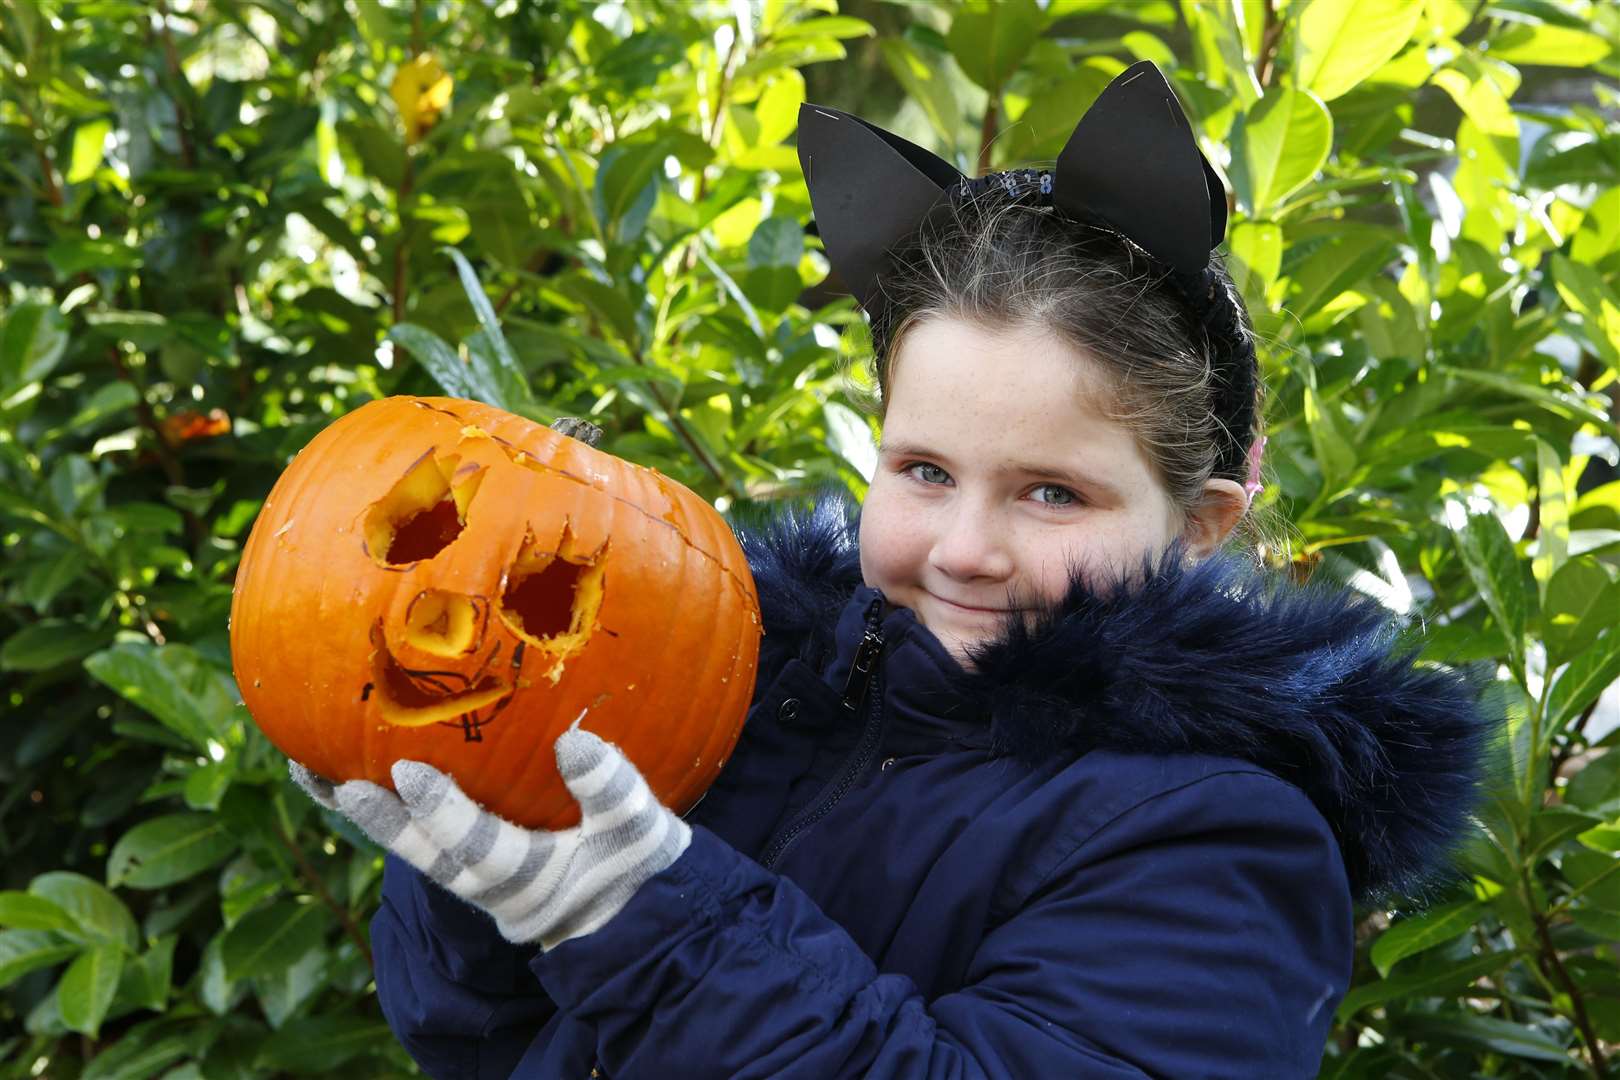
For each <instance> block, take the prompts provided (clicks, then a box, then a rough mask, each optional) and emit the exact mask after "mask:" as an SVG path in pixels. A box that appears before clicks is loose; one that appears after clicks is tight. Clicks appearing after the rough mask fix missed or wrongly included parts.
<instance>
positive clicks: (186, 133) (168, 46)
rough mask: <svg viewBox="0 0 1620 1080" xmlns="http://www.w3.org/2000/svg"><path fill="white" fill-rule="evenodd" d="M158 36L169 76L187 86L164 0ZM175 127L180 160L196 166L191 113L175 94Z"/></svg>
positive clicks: (190, 165) (189, 166) (158, 8)
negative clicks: (170, 31) (161, 41)
mask: <svg viewBox="0 0 1620 1080" xmlns="http://www.w3.org/2000/svg"><path fill="white" fill-rule="evenodd" d="M157 14H158V37H160V38H161V39H162V40H163V56H164V59H165V61H166V62H167V65H168V68H169V77H170V78H171V79H173V80H174V81H175V83H176V85H180V86H189V85H190V84H189V82H188V81H187V79H186V73H185V71H184V70H182V69H181V67H180V54H179V52H178V51H177V50H176V49H175V47H174V38H173V37H172V36H170V34H169V5H168V4H167V3H165V2H164V0H158V4H157ZM174 118H175V129H176V130H177V131H178V133H179V135H180V160H181V161H182V162H184V163H185V166H186V168H187V169H195V168H196V167H197V144H196V141H195V136H194V134H193V133H192V121H191V114H190V112H189V111H188V110H187V108H186V104H185V102H184V101H182V100H181V99H180V97H179V96H178V95H177V96H176V97H175V101H174Z"/></svg>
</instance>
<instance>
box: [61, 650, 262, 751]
mask: <svg viewBox="0 0 1620 1080" xmlns="http://www.w3.org/2000/svg"><path fill="white" fill-rule="evenodd" d="M84 668H85V670H86V671H88V672H89V673H90V674H91V675H93V676H95V678H96V679H97V680H99V681H100V682H102V683H104V684H106V685H107V686H109V687H111V688H112V689H113V690H115V691H117V692H118V693H119V694H120V695H121V696H123V697H124V698H125V699H126V700H127V701H129V702H131V703H133V704H135V705H137V706H139V707H140V708H142V709H144V710H146V711H147V712H148V713H151V714H152V715H153V716H154V717H156V718H157V719H158V720H159V721H160V722H161V723H162V724H163V726H164V727H167V728H168V729H169V730H170V731H173V732H174V733H175V734H177V735H179V736H181V737H182V738H184V739H185V740H186V741H187V742H189V743H191V744H192V745H193V746H195V747H197V749H199V750H202V751H206V750H207V749H208V740H209V739H215V738H218V737H219V736H220V733H221V732H223V731H224V729H225V726H226V725H227V724H228V723H230V721H231V719H232V717H233V716H234V715H235V713H236V702H237V694H236V684H235V683H233V682H232V681H231V678H230V676H228V675H226V674H225V673H224V672H223V671H220V670H219V669H218V668H216V667H214V666H213V665H212V664H210V663H209V662H208V661H206V660H204V659H203V658H202V657H201V656H200V655H199V654H198V653H197V652H196V650H194V649H192V648H190V647H189V646H186V645H162V646H154V645H149V644H146V643H145V642H132V641H126V642H120V643H119V644H117V645H114V646H113V647H112V648H110V649H105V650H103V651H102V652H99V653H96V654H95V655H94V656H92V657H90V658H89V659H88V660H86V661H85V662H84Z"/></svg>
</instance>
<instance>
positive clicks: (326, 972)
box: [253, 948, 338, 1031]
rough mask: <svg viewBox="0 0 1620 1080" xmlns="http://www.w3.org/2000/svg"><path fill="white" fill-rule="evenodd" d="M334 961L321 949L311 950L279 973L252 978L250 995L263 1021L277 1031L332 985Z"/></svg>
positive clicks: (335, 960)
mask: <svg viewBox="0 0 1620 1080" xmlns="http://www.w3.org/2000/svg"><path fill="white" fill-rule="evenodd" d="M337 966H338V964H337V959H336V957H334V956H333V955H332V953H331V952H330V951H329V950H327V949H325V948H316V949H311V950H309V951H308V952H306V953H305V954H304V955H303V956H301V957H299V959H298V960H297V961H296V962H295V963H293V964H291V965H289V966H287V967H284V968H282V969H281V970H280V971H270V972H265V973H263V974H260V975H256V976H254V977H253V991H254V994H255V995H256V996H257V997H258V999H259V1008H261V1009H262V1010H264V1018H265V1019H266V1020H268V1021H269V1022H270V1026H271V1027H273V1028H276V1029H277V1030H278V1031H279V1030H280V1029H281V1027H282V1026H283V1025H284V1024H286V1023H287V1022H288V1021H289V1020H291V1019H292V1018H293V1017H295V1016H297V1015H299V1014H300V1013H301V1012H303V1011H304V1005H305V1004H306V1003H307V1002H309V1001H310V1000H311V999H312V998H314V996H315V995H317V994H319V993H320V992H321V991H322V990H323V989H325V988H326V987H327V986H328V985H330V984H331V982H332V976H333V974H334V973H335V971H334V969H335V968H336V967H337Z"/></svg>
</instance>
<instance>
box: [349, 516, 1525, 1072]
mask: <svg viewBox="0 0 1620 1080" xmlns="http://www.w3.org/2000/svg"><path fill="white" fill-rule="evenodd" d="M740 535H741V538H742V540H743V543H744V548H745V550H746V551H747V553H748V556H749V561H750V564H751V565H752V567H753V570H754V574H755V579H756V581H757V583H758V585H759V589H760V598H761V608H762V612H763V614H764V618H765V626H766V637H765V639H764V643H763V645H762V649H761V658H760V670H759V679H758V683H757V689H756V695H755V701H754V706H753V708H752V710H751V712H750V713H749V717H748V721H747V724H746V727H745V729H744V733H743V736H742V738H741V740H740V741H739V743H738V745H737V748H736V750H735V751H734V752H733V754H732V756H731V759H730V760H729V762H728V763H727V764H726V766H725V768H724V770H723V771H722V773H721V774H720V777H719V779H718V780H717V781H716V783H715V784H714V786H713V787H712V788H711V789H710V791H709V793H708V794H707V795H706V796H705V798H704V800H703V801H702V802H701V803H699V805H698V806H697V807H696V808H695V809H694V810H693V811H692V812H691V813H690V814H689V815H688V816H687V820H688V822H689V823H691V824H692V825H693V836H692V844H691V847H690V848H689V849H688V850H687V851H686V852H685V854H683V855H682V856H681V858H680V859H679V860H677V862H676V863H675V864H674V865H673V866H671V867H669V868H668V869H667V870H665V871H664V872H662V873H661V874H659V875H657V876H656V877H654V878H653V879H651V880H650V881H648V882H647V883H646V884H644V885H643V886H642V887H641V888H640V890H639V891H637V893H636V894H635V896H634V897H633V898H632V899H631V901H630V903H629V905H628V906H627V907H626V908H625V909H624V910H623V911H621V912H620V913H619V914H618V915H616V916H615V917H614V918H613V919H612V920H610V921H609V922H608V923H607V924H606V925H605V926H603V927H602V928H601V929H599V930H597V931H596V932H595V933H592V934H590V935H587V936H586V937H583V938H578V939H575V940H573V941H569V942H566V943H564V944H563V945H561V946H559V947H557V948H556V949H553V950H551V951H550V952H547V953H541V952H539V951H538V950H537V949H535V948H532V947H530V948H517V947H513V946H511V945H509V944H507V943H506V942H505V941H504V940H502V939H501V938H500V936H499V935H498V934H497V933H496V931H495V928H494V925H493V924H492V922H491V921H490V920H489V919H488V918H487V917H485V916H484V915H483V914H482V913H481V912H479V911H478V910H476V909H474V908H472V907H470V906H468V905H466V904H464V903H462V902H461V901H460V900H457V899H455V898H454V897H452V896H450V895H449V894H448V893H445V892H443V891H442V890H440V889H439V888H438V887H436V886H434V885H432V884H431V883H429V882H428V881H427V880H426V879H425V878H423V877H422V876H421V875H419V874H417V873H416V872H415V871H414V870H412V869H410V868H409V867H408V866H406V865H405V864H403V863H401V862H399V861H398V860H396V859H393V858H390V859H389V861H388V866H387V870H386V875H385V883H384V888H383V904H382V907H381V909H380V910H379V912H378V914H377V916H376V918H375V920H374V922H373V923H372V941H373V948H374V953H375V958H376V976H377V993H378V996H379V998H380V999H381V1003H382V1006H383V1011H384V1013H385V1014H386V1016H387V1018H388V1021H389V1023H390V1025H391V1026H392V1028H393V1030H394V1032H395V1033H396V1034H397V1036H398V1037H399V1039H400V1040H401V1041H402V1042H403V1043H404V1045H405V1046H406V1048H407V1049H408V1050H409V1051H410V1052H411V1054H412V1055H413V1056H414V1057H415V1058H416V1059H417V1060H418V1061H419V1062H420V1063H421V1065H422V1066H423V1068H424V1069H425V1070H426V1071H427V1072H428V1073H429V1074H430V1075H432V1076H435V1077H505V1076H509V1075H510V1076H518V1077H537V1078H545V1080H552V1078H564V1080H586V1078H587V1077H592V1076H596V1077H609V1078H613V1080H629V1078H637V1077H656V1078H688V1077H690V1078H700V1077H804V1078H813V1080H831V1078H837V1077H853V1076H863V1077H897V1078H898V1077H916V1078H923V1077H930V1078H933V1077H939V1078H944V1077H962V1078H967V1077H1006V1078H1018V1080H1029V1078H1035V1077H1041V1078H1044V1077H1083V1078H1098V1080H1102V1078H1125V1077H1134V1078H1140V1077H1176V1078H1188V1077H1234V1078H1243V1080H1255V1078H1260V1077H1310V1076H1314V1075H1316V1073H1317V1070H1318V1066H1319V1064H1320V1060H1321V1055H1322V1049H1323V1045H1324V1043H1325V1040H1326V1036H1327V1032H1328V1029H1329V1026H1330V1024H1331V1022H1332V1018H1333V1013H1334V1009H1335V1007H1336V1006H1337V1005H1338V1003H1339V1001H1340V999H1341V998H1342V997H1343V995H1344V993H1345V991H1346V989H1347V987H1348V983H1349V980H1350V972H1351V960H1352V953H1353V948H1354V942H1353V927H1354V915H1355V905H1356V904H1357V903H1363V902H1371V901H1374V900H1379V899H1383V898H1386V897H1391V896H1395V895H1399V894H1401V893H1407V894H1412V893H1419V894H1421V893H1424V892H1430V891H1433V890H1434V889H1436V888H1437V887H1439V885H1441V884H1444V883H1445V882H1446V881H1447V880H1448V879H1449V878H1450V877H1451V876H1452V874H1454V872H1455V871H1453V870H1452V869H1451V866H1452V863H1451V860H1450V858H1449V856H1450V853H1451V852H1452V850H1453V849H1454V847H1455V845H1456V844H1457V842H1458V841H1459V839H1460V837H1461V836H1462V835H1463V834H1464V832H1465V830H1466V828H1467V815H1468V814H1469V812H1470V811H1471V809H1472V807H1473V805H1474V803H1475V800H1476V798H1477V795H1478V790H1479V787H1480V781H1481V776H1480V773H1481V768H1482V764H1481V763H1482V760H1483V754H1484V751H1485V746H1486V743H1487V741H1488V740H1489V739H1490V738H1491V737H1492V736H1493V735H1494V733H1495V725H1494V724H1492V723H1489V722H1488V721H1487V720H1486V718H1485V717H1484V716H1483V715H1482V714H1481V713H1480V712H1479V711H1478V710H1477V708H1476V704H1475V702H1476V694H1475V693H1474V689H1473V688H1472V687H1471V686H1470V684H1469V683H1468V682H1467V681H1465V680H1464V679H1462V678H1461V677H1459V676H1457V675H1455V674H1453V673H1449V672H1446V671H1443V670H1439V669H1436V668H1433V667H1414V666H1413V665H1412V664H1411V662H1410V656H1409V655H1407V654H1406V653H1405V652H1403V650H1402V649H1401V648H1400V646H1399V644H1398V642H1397V639H1396V637H1395V635H1394V632H1393V631H1392V630H1391V628H1390V627H1389V625H1388V621H1387V619H1386V617H1385V614H1384V613H1383V612H1382V611H1381V610H1380V609H1378V608H1377V607H1376V606H1374V605H1371V604H1368V603H1364V602H1361V601H1358V600H1357V599H1355V598H1353V597H1352V596H1351V595H1349V594H1343V593H1338V592H1335V591H1324V590H1315V589H1299V588H1295V587H1292V586H1283V585H1279V584H1277V583H1274V582H1262V581H1260V580H1258V579H1256V578H1254V577H1252V576H1250V575H1249V573H1248V572H1247V571H1245V570H1243V569H1242V568H1241V567H1239V566H1238V565H1237V564H1236V563H1234V562H1232V561H1229V560H1225V559H1215V560H1210V561H1207V562H1205V563H1203V564H1201V565H1200V566H1199V567H1197V568H1194V569H1191V570H1186V569H1182V568H1180V567H1179V566H1178V565H1177V564H1176V562H1175V560H1167V562H1166V569H1165V570H1163V571H1162V572H1158V573H1155V574H1153V575H1151V576H1150V577H1149V578H1148V579H1147V581H1146V582H1145V583H1144V584H1143V585H1141V586H1140V587H1138V588H1135V589H1133V590H1132V591H1130V592H1129V593H1128V594H1126V593H1119V594H1116V595H1115V596H1114V597H1112V598H1105V597H1099V596H1096V595H1094V594H1091V593H1089V592H1087V591H1086V590H1085V589H1084V588H1083V587H1082V586H1080V585H1079V584H1076V586H1075V587H1074V588H1073V589H1072V590H1071V591H1070V594H1069V596H1068V598H1067V600H1066V601H1065V603H1064V604H1063V605H1062V606H1061V608H1060V609H1059V610H1058V611H1057V612H1056V613H1055V615H1054V616H1053V617H1052V618H1051V619H1049V620H1047V621H1046V622H1044V623H1043V624H1041V625H1039V626H1036V627H1019V626H1012V627H1009V629H1008V635H1009V636H1008V637H1006V638H1005V639H1003V640H1000V641H997V642H995V643H993V644H992V645H991V646H990V647H989V648H988V649H987V651H986V652H985V655H984V656H983V658H982V661H981V662H980V663H979V664H978V665H977V667H976V669H975V670H974V671H973V672H971V673H970V672H965V671H963V669H962V668H961V667H960V666H959V665H957V664H956V663H955V662H954V661H953V660H952V659H951V657H950V656H949V654H948V653H947V652H946V651H945V650H944V648H943V647H942V646H941V644H940V642H939V640H938V639H937V638H935V637H934V636H933V635H932V634H931V633H930V632H928V631H927V630H926V629H924V628H923V627H922V626H921V625H919V624H918V623H917V621H916V619H915V618H914V616H913V615H912V613H911V612H910V611H908V610H906V609H903V608H891V607H889V606H888V605H887V604H886V603H884V602H883V599H882V597H881V596H880V595H879V594H877V593H876V592H875V591H874V590H872V589H870V588H867V587H866V586H864V585H862V584H861V581H860V572H859V562H858V553H857V551H856V548H855V539H854V533H853V526H852V524H851V523H850V522H849V521H848V519H847V511H846V510H845V509H844V508H843V507H842V506H841V505H840V504H837V503H826V504H823V506H822V508H821V509H820V510H818V511H816V512H815V513H814V514H802V515H788V516H784V517H781V518H778V519H776V520H775V521H773V522H769V523H767V524H766V525H764V526H762V527H761V528H760V529H758V530H756V531H748V530H743V531H741V533H740ZM863 669H864V670H863Z"/></svg>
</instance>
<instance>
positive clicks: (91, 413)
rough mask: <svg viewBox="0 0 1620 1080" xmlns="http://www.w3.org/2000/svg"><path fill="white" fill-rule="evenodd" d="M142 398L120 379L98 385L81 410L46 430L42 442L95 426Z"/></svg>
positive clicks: (133, 405) (52, 440)
mask: <svg viewBox="0 0 1620 1080" xmlns="http://www.w3.org/2000/svg"><path fill="white" fill-rule="evenodd" d="M140 400H141V395H140V392H139V391H137V390H136V389H135V388H134V387H133V386H131V385H130V384H129V383H127V382H124V381H122V380H118V381H116V382H109V383H103V384H102V385H100V386H98V387H96V389H95V391H94V392H92V393H91V395H90V396H89V398H87V399H86V400H85V401H84V403H83V404H82V405H80V406H79V411H78V412H76V413H74V414H73V415H72V416H71V417H69V418H68V420H67V422H66V423H64V424H62V425H61V426H60V427H55V428H52V429H51V430H50V431H48V432H46V434H45V436H44V438H43V439H42V440H41V442H54V441H55V440H57V439H59V438H61V437H62V436H63V435H69V434H72V433H73V432H76V431H82V430H84V429H86V428H89V427H93V426H94V425H96V424H99V423H101V422H102V421H103V420H105V419H107V417H109V416H114V415H116V414H118V413H121V412H123V411H124V410H125V409H133V408H134V407H135V405H136V404H137V403H138V402H139V401H140Z"/></svg>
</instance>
